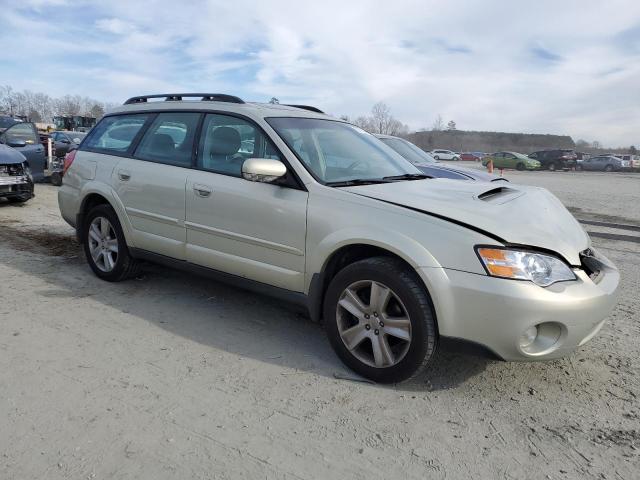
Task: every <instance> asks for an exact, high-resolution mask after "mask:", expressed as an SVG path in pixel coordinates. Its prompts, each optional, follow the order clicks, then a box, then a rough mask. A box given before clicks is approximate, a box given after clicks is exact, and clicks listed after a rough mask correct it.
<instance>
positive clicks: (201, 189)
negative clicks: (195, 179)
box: [193, 183, 211, 197]
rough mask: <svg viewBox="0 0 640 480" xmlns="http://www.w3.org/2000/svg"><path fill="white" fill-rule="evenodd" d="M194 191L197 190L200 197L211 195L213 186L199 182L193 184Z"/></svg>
mask: <svg viewBox="0 0 640 480" xmlns="http://www.w3.org/2000/svg"><path fill="white" fill-rule="evenodd" d="M193 191H194V192H196V195H198V196H199V197H208V196H209V195H211V188H209V187H207V186H206V185H200V184H199V183H194V184H193Z"/></svg>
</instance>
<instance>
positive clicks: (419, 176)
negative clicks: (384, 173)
mask: <svg viewBox="0 0 640 480" xmlns="http://www.w3.org/2000/svg"><path fill="white" fill-rule="evenodd" d="M425 178H433V177H430V176H429V175H425V174H424V173H405V174H403V175H391V176H389V177H382V179H383V180H424V179H425Z"/></svg>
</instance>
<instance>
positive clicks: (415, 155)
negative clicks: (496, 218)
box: [376, 135, 508, 182]
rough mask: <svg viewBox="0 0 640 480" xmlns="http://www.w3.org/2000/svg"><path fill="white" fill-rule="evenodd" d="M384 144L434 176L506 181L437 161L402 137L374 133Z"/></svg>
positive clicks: (498, 177)
mask: <svg viewBox="0 0 640 480" xmlns="http://www.w3.org/2000/svg"><path fill="white" fill-rule="evenodd" d="M376 137H378V138H379V139H380V140H382V142H383V143H384V144H386V145H387V146H388V147H391V148H392V149H393V150H395V151H396V152H397V153H399V154H400V155H402V156H403V157H404V158H405V159H407V160H409V161H410V162H411V163H413V164H414V165H415V166H416V167H418V169H419V170H420V171H421V172H423V173H424V174H425V175H429V176H430V177H434V178H453V179H456V180H478V181H481V182H495V181H498V180H502V181H508V180H507V179H506V178H504V177H500V176H498V175H492V174H490V173H487V172H483V171H481V170H476V169H472V168H464V167H451V166H449V165H445V164H443V163H440V162H438V161H437V160H436V159H435V158H433V157H432V156H431V154H429V153H427V152H425V151H424V150H422V149H421V148H420V147H418V146H417V145H414V144H413V143H411V142H409V141H408V140H405V139H404V138H400V137H394V136H392V135H376Z"/></svg>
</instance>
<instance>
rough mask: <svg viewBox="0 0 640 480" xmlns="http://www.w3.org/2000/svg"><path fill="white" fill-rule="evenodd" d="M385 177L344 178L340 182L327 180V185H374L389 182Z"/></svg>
mask: <svg viewBox="0 0 640 480" xmlns="http://www.w3.org/2000/svg"><path fill="white" fill-rule="evenodd" d="M390 182H391V180H388V179H387V178H354V179H352V180H344V181H341V182H327V183H326V185H327V186H328V187H353V186H356V185H374V184H376V183H390Z"/></svg>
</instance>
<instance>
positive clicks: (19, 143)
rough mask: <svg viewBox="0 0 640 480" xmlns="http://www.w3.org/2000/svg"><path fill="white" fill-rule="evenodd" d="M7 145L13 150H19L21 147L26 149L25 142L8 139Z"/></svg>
mask: <svg viewBox="0 0 640 480" xmlns="http://www.w3.org/2000/svg"><path fill="white" fill-rule="evenodd" d="M7 145H9V146H10V147H14V148H21V147H26V146H27V142H25V141H24V140H18V139H9V140H8V141H7Z"/></svg>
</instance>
